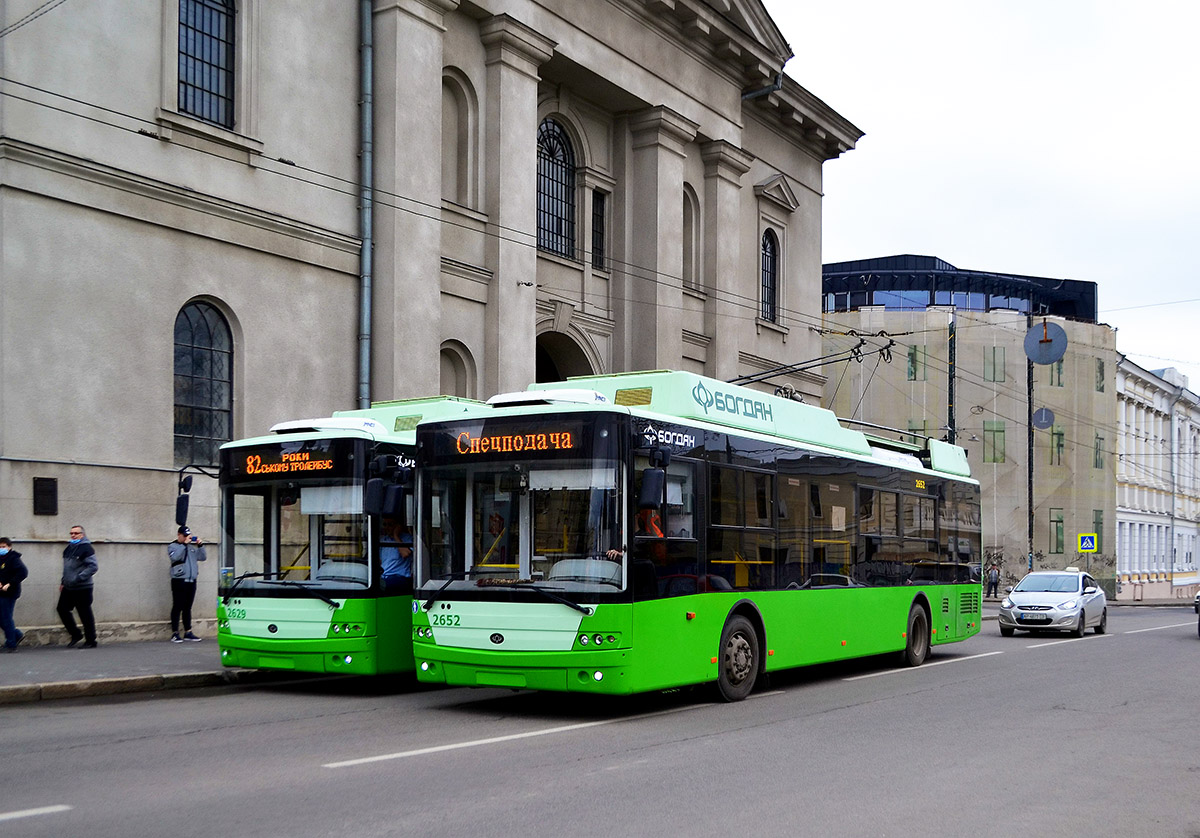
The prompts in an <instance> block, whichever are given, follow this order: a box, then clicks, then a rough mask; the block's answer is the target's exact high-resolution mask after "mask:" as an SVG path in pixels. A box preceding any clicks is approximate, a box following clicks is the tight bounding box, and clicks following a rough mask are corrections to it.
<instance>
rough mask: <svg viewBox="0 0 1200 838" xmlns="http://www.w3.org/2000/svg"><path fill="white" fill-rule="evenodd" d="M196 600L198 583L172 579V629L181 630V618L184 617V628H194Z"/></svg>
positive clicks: (187, 629)
mask: <svg viewBox="0 0 1200 838" xmlns="http://www.w3.org/2000/svg"><path fill="white" fill-rule="evenodd" d="M195 600H196V583H195V581H192V582H185V581H184V580H182V579H172V580H171V631H172V632H173V633H174V632H178V631H179V618H180V616H182V617H183V630H184V631H191V630H192V603H193V602H195Z"/></svg>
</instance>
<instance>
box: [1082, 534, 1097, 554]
mask: <svg viewBox="0 0 1200 838" xmlns="http://www.w3.org/2000/svg"><path fill="white" fill-rule="evenodd" d="M1079 552H1080V553H1095V552H1096V533H1094V532H1081V533H1080V534H1079Z"/></svg>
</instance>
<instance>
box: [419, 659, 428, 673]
mask: <svg viewBox="0 0 1200 838" xmlns="http://www.w3.org/2000/svg"><path fill="white" fill-rule="evenodd" d="M421 671H422V672H428V671H429V661H421Z"/></svg>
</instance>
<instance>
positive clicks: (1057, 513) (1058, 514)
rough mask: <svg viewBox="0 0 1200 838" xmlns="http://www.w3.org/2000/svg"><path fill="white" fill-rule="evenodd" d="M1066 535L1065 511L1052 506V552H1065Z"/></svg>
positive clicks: (1050, 550)
mask: <svg viewBox="0 0 1200 838" xmlns="http://www.w3.org/2000/svg"><path fill="white" fill-rule="evenodd" d="M1065 541H1066V539H1065V537H1064V534H1063V511H1062V510H1061V509H1057V508H1054V507H1051V509H1050V549H1049V551H1048V552H1050V553H1061V552H1063V548H1064V544H1065Z"/></svg>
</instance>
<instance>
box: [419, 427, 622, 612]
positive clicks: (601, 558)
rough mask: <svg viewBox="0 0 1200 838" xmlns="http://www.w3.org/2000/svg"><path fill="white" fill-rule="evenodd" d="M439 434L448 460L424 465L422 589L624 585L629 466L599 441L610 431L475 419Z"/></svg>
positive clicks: (601, 589)
mask: <svg viewBox="0 0 1200 838" xmlns="http://www.w3.org/2000/svg"><path fill="white" fill-rule="evenodd" d="M439 436H440V437H441V439H443V440H444V441H445V442H446V444H445V445H444V446H442V448H443V450H444V451H445V452H448V453H447V454H446V456H445V457H444V458H443V460H442V462H444V463H446V464H445V465H440V466H435V467H432V468H428V469H423V470H422V472H421V485H422V493H423V499H424V502H423V504H422V515H423V516H424V519H423V528H422V529H421V532H422V533H423V536H422V538H423V539H424V542H425V545H426V547H427V549H425V550H423V551H422V554H421V557H420V559H421V561H420V568H419V574H418V590H419V591H420V592H425V593H430V592H435V591H438V592H441V591H446V592H450V591H455V590H478V589H480V588H501V587H512V588H519V587H534V588H538V589H542V590H544V591H551V592H557V593H564V592H566V593H570V592H597V593H612V592H614V591H621V590H624V589H625V587H626V571H625V563H624V545H623V543H622V537H621V533H622V532H623V527H622V510H623V501H622V498H623V497H624V487H623V485H622V476H621V475H622V470H621V469H620V468H618V462H617V460H616V459H615V458H613V457H610V456H603V454H604V453H605V449H606V448H608V447H609V446H608V445H599V446H596V445H593V441H594V440H593V436H595V437H598V438H599V439H601V440H607V439H608V438H609V431H608V429H602V430H600V431H596V430H595V428H594V426H591V425H587V426H584V425H582V424H581V423H578V422H576V423H574V424H570V423H563V424H562V425H561V426H559V425H556V426H555V427H554V428H529V427H522V428H513V427H505V426H502V427H501V429H497V427H496V425H494V424H492V425H488V426H482V425H481V424H476V425H475V426H473V427H471V428H469V429H468V428H451V429H450V430H449V431H447V432H445V433H443V434H440V435H439ZM479 440H485V441H486V442H483V443H480V442H479ZM518 440H519V441H518ZM484 447H487V448H488V451H487V452H482V451H480V449H481V448H484ZM597 450H599V451H600V453H601V456H599V457H595V456H587V454H588V453H591V452H595V451H597ZM447 460H448V461H449V462H448V463H447Z"/></svg>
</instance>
